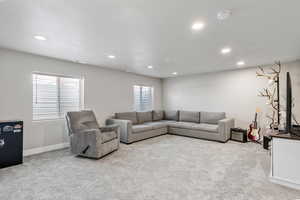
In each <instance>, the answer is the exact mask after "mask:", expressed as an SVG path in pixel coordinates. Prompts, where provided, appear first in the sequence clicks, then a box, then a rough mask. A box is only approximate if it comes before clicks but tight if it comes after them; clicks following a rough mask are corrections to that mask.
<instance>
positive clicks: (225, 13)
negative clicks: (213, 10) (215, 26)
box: [217, 10, 232, 21]
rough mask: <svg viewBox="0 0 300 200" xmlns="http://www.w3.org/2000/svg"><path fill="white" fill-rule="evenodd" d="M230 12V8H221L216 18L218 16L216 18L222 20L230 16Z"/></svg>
mask: <svg viewBox="0 0 300 200" xmlns="http://www.w3.org/2000/svg"><path fill="white" fill-rule="evenodd" d="M231 14H232V11H231V10H222V11H220V12H218V14H217V18H218V20H221V21H223V20H226V19H228V18H229V17H230V16H231Z"/></svg>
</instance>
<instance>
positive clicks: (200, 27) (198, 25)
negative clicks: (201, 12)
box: [192, 22, 205, 31]
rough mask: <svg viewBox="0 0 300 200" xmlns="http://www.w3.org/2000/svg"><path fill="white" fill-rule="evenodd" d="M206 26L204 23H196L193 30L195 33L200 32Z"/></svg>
mask: <svg viewBox="0 0 300 200" xmlns="http://www.w3.org/2000/svg"><path fill="white" fill-rule="evenodd" d="M204 26H205V24H204V23H202V22H195V23H194V24H193V25H192V29H193V30H195V31H199V30H201V29H203V28H204Z"/></svg>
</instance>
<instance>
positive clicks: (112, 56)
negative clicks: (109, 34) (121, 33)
mask: <svg viewBox="0 0 300 200" xmlns="http://www.w3.org/2000/svg"><path fill="white" fill-rule="evenodd" d="M107 57H108V58H110V59H114V58H116V56H114V55H108V56H107Z"/></svg>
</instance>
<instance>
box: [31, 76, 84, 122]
mask: <svg viewBox="0 0 300 200" xmlns="http://www.w3.org/2000/svg"><path fill="white" fill-rule="evenodd" d="M34 75H41V76H51V77H55V78H57V80H56V81H57V93H58V94H57V97H58V110H59V112H58V116H59V117H57V118H49V119H47V118H45V119H34V112H33V104H34V102H33V95H34V91H33V76H34ZM61 78H71V79H78V80H79V110H82V109H84V80H85V79H84V77H80V76H69V75H63V74H55V73H45V72H38V71H33V72H32V73H31V90H32V95H31V98H32V104H31V111H32V115H31V116H32V121H33V122H43V121H57V120H63V119H64V116H63V115H62V113H61V105H60V104H61V103H60V102H61V99H60V95H61V94H60V90H61V82H60V79H61Z"/></svg>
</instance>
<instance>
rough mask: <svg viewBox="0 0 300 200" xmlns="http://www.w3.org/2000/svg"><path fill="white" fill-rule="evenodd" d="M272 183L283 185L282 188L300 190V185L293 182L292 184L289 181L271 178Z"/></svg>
mask: <svg viewBox="0 0 300 200" xmlns="http://www.w3.org/2000/svg"><path fill="white" fill-rule="evenodd" d="M270 181H271V182H272V183H276V184H279V185H282V186H285V187H289V188H293V189H296V190H300V184H298V183H293V182H291V181H289V180H284V179H281V178H275V177H272V176H270Z"/></svg>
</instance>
